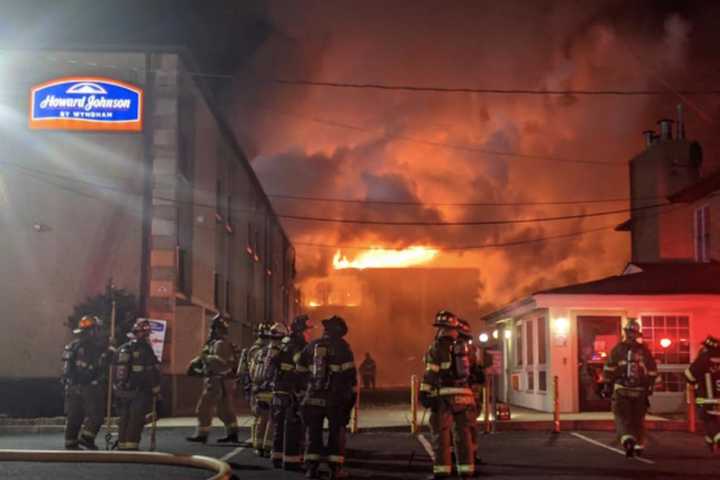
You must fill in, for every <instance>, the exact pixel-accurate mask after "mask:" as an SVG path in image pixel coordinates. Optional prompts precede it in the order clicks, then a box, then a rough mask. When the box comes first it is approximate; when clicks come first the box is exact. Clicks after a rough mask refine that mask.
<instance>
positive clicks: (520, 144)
mask: <svg viewBox="0 0 720 480" xmlns="http://www.w3.org/2000/svg"><path fill="white" fill-rule="evenodd" d="M268 12H269V13H268V15H269V18H270V19H271V20H270V23H271V24H272V25H273V26H274V28H275V34H273V35H271V36H270V37H269V39H268V41H267V42H266V43H265V44H264V45H262V46H261V48H260V49H258V51H257V52H256V54H255V56H254V58H253V60H252V62H251V65H250V66H249V67H248V68H247V69H246V70H244V71H243V72H242V73H241V74H240V75H239V77H238V78H239V80H238V81H237V82H236V85H235V103H234V107H235V110H234V111H235V113H236V117H235V118H236V121H237V125H238V129H239V130H240V131H241V132H242V135H243V136H244V138H246V139H247V140H248V141H249V142H250V143H251V145H252V150H253V157H254V160H253V164H254V167H255V168H256V170H257V172H258V174H259V176H260V178H261V181H262V182H263V184H264V186H265V188H266V190H267V191H268V192H270V193H285V194H294V195H305V196H321V197H343V198H357V199H364V198H373V199H378V198H379V199H386V200H397V201H418V202H422V203H423V204H422V205H420V206H415V207H408V206H382V207H381V206H378V205H373V206H369V207H365V206H358V205H349V204H320V203H310V202H299V201H289V200H281V199H276V200H275V206H276V209H277V210H278V211H279V212H286V213H295V214H316V215H321V216H332V217H347V218H363V219H378V220H380V219H390V220H401V219H402V220H421V221H427V220H438V219H440V220H447V221H458V220H468V219H477V220H487V219H499V218H522V217H542V216H555V215H564V214H569V215H572V214H582V213H591V212H594V211H602V210H612V209H618V208H624V207H627V206H628V204H627V203H613V204H600V205H597V204H594V205H571V206H538V205H535V206H517V207H492V208H489V207H482V208H480V207H463V208H460V207H448V206H437V205H433V203H437V202H444V203H447V202H548V201H558V200H568V199H580V200H581V199H602V198H626V197H628V196H629V188H628V184H629V182H628V174H627V167H625V166H622V167H611V166H599V165H588V164H578V163H563V162H553V161H544V160H539V159H532V158H518V157H509V156H498V155H491V154H483V153H478V152H474V151H468V150H463V149H458V148H441V147H437V146H431V145H428V144H424V143H420V142H413V141H408V139H421V140H422V141H429V142H438V143H447V144H451V145H456V146H457V145H473V146H477V147H478V148H482V149H486V150H491V151H504V152H518V153H523V154H531V155H542V156H546V157H556V158H560V159H576V160H582V161H593V162H622V163H626V162H627V161H628V160H629V159H630V158H631V157H632V156H633V155H635V154H636V153H638V152H639V151H640V150H641V149H642V148H643V143H642V137H641V134H640V132H641V131H642V130H645V129H648V128H653V127H654V125H655V122H656V121H657V120H658V119H659V118H662V117H674V112H675V108H676V105H677V104H678V103H679V102H680V99H679V98H678V96H677V95H675V94H674V93H672V91H673V90H676V89H688V88H707V87H712V82H711V81H710V80H709V79H710V78H712V77H717V76H718V73H717V68H715V70H714V73H713V69H712V68H711V67H710V65H714V66H715V67H717V63H718V60H717V59H716V58H714V57H713V55H712V52H711V49H710V48H709V45H708V44H707V42H709V40H711V39H710V38H708V35H711V34H710V33H708V32H711V31H712V29H708V28H705V22H708V21H709V20H705V19H706V18H710V16H711V15H710V14H709V13H708V11H707V9H706V8H705V7H701V6H695V4H692V3H691V4H685V5H683V6H680V5H678V4H677V3H676V2H669V3H668V2H665V3H663V2H648V3H643V2H632V3H630V4H628V3H627V2H621V1H612V2H591V3H583V4H577V3H575V2H434V1H426V2H422V1H421V2H418V1H396V2H302V3H301V4H292V3H287V2H278V3H277V4H271V7H270V8H269V10H268ZM698 65H704V67H703V69H702V74H700V73H699V72H700V68H699V67H698ZM695 72H698V74H697V75H696V74H695ZM272 79H312V80H319V81H332V82H351V83H373V82H375V83H385V84H413V85H428V86H431V85H441V86H449V87H452V86H468V87H477V88H483V87H484V88H521V89H619V90H624V89H632V90H643V89H652V90H667V91H668V93H667V95H661V96H602V97H593V96H580V95H577V96H573V95H563V96H528V95H479V94H439V93H409V92H403V91H378V90H346V89H332V88H320V87H307V86H291V85H281V84H277V83H274V82H272V81H271V80H272ZM715 79H716V80H717V78H715ZM692 101H693V105H686V112H687V114H686V123H687V131H688V134H689V137H690V138H694V139H699V140H700V141H701V142H702V143H703V145H704V147H705V151H706V167H707V165H708V164H709V163H712V159H713V155H712V149H713V147H715V148H717V147H720V145H718V142H717V140H714V137H715V135H712V134H711V132H713V131H714V130H715V131H716V128H717V118H720V115H718V113H719V112H718V100H717V98H716V97H693V99H692ZM698 111H700V113H698ZM703 115H704V116H705V117H707V118H706V119H703V118H702V116H703ZM351 127H352V128H351ZM354 127H358V128H354ZM708 153H710V154H709V155H708ZM626 217H627V215H622V214H620V215H614V216H608V217H598V218H588V219H577V220H572V221H561V222H552V223H542V224H519V225H514V226H500V227H425V228H422V227H367V226H358V225H332V224H326V223H310V222H298V221H292V220H288V221H286V222H285V226H286V228H287V230H288V231H289V233H290V234H291V237H292V238H293V239H294V241H296V242H298V243H300V242H309V243H322V244H345V245H381V246H385V247H398V248H402V247H405V246H409V245H417V244H425V245H435V246H438V247H440V248H442V247H444V246H445V247H448V246H450V247H452V246H461V245H483V244H487V243H498V242H512V241H522V240H529V239H534V238H540V237H546V236H553V235H558V234H563V233H567V232H575V231H583V230H589V229H594V228H597V227H600V226H605V225H614V224H618V223H621V222H622V221H624V220H625V218H626ZM628 244H629V238H628V236H627V234H625V233H617V232H613V231H612V230H606V231H602V232H598V233H591V234H587V235H583V236H576V237H571V238H566V239H560V240H554V241H548V242H544V243H533V244H529V245H525V246H517V247H511V248H504V249H487V250H465V251H454V250H446V251H444V252H443V253H442V254H441V255H440V256H439V257H438V259H437V260H436V261H435V262H434V263H433V264H432V266H436V267H454V266H462V267H474V268H477V269H478V270H479V276H480V278H479V283H478V285H479V286H480V287H479V291H478V295H477V299H476V301H477V305H478V310H477V312H480V311H488V310H490V309H492V308H493V307H498V306H500V305H502V304H504V303H506V302H508V301H511V300H513V299H515V298H518V297H520V296H522V295H525V294H528V293H530V292H532V291H537V290H539V289H543V288H548V287H552V286H559V285H563V284H567V283H572V282H577V281H587V280H590V279H593V278H597V277H601V276H606V275H610V274H616V273H618V272H619V271H620V270H621V268H622V266H623V265H624V263H625V262H626V261H627V260H628V255H629V247H628ZM297 249H298V252H299V253H298V261H299V272H300V275H301V286H303V285H304V286H306V287H308V288H306V292H305V293H306V295H314V293H313V289H314V288H315V287H316V285H317V283H318V282H322V281H323V279H324V278H325V277H326V276H327V275H329V274H330V271H331V262H330V259H331V258H332V255H333V254H334V253H335V250H334V249H323V248H316V247H307V246H302V245H300V244H299V245H298V247H297ZM343 253H344V254H346V255H348V256H352V254H353V251H352V250H346V251H343ZM437 288H442V286H438V287H437ZM452 294H453V292H450V291H448V292H447V296H448V298H451V297H452ZM473 314H476V312H473ZM429 321H430V319H418V322H425V323H429Z"/></svg>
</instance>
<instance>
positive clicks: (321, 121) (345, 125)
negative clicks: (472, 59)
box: [254, 104, 627, 167]
mask: <svg viewBox="0 0 720 480" xmlns="http://www.w3.org/2000/svg"><path fill="white" fill-rule="evenodd" d="M254 108H256V109H260V110H265V111H267V112H269V113H272V114H276V115H284V116H287V117H293V118H298V119H300V120H307V121H311V122H314V123H318V124H321V125H327V126H330V127H335V128H344V129H347V130H356V131H360V132H368V133H380V134H382V135H384V136H385V137H387V138H392V139H395V140H400V141H403V142H408V143H417V144H420V145H427V146H431V147H440V148H447V149H451V150H460V151H464V152H473V153H482V154H484V155H492V156H496V157H510V158H522V159H526V160H541V161H550V162H560V163H576V164H581V165H605V166H611V167H626V166H627V163H625V162H602V161H596V160H581V159H573V158H563V157H556V156H553V155H537V154H531V153H519V152H508V151H502V150H492V149H489V148H484V147H481V146H478V145H465V144H456V143H448V142H437V141H434V140H425V139H422V138H418V137H412V136H408V135H401V134H393V133H387V132H385V131H384V130H380V129H372V128H366V127H361V126H359V125H353V124H349V123H343V122H338V121H335V120H328V119H324V118H319V117H315V116H312V115H305V114H300V113H297V112H288V111H284V110H278V109H275V108H271V107H268V106H265V105H258V104H255V105H254Z"/></svg>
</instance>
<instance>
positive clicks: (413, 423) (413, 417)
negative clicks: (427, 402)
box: [410, 375, 418, 433]
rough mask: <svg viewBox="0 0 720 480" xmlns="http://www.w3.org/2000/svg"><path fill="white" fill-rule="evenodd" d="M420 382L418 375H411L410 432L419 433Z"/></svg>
mask: <svg viewBox="0 0 720 480" xmlns="http://www.w3.org/2000/svg"><path fill="white" fill-rule="evenodd" d="M417 404H418V383H417V375H412V376H411V377H410V433H417V431H418V425H417Z"/></svg>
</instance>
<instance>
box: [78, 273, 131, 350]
mask: <svg viewBox="0 0 720 480" xmlns="http://www.w3.org/2000/svg"><path fill="white" fill-rule="evenodd" d="M113 300H115V338H116V341H117V342H119V343H124V341H125V338H126V335H127V333H128V332H129V331H130V328H131V327H132V325H133V323H134V322H135V319H136V318H137V316H138V302H137V298H136V297H135V295H133V294H132V293H130V292H128V291H127V290H125V289H122V288H115V287H114V286H113V285H112V281H109V282H108V283H107V286H106V287H105V292H104V293H101V294H99V295H95V296H94V297H88V298H87V299H85V301H84V302H82V303H80V304H78V305H75V307H74V309H73V313H72V315H70V316H69V317H68V318H67V323H66V326H67V327H68V328H69V329H70V330H74V329H76V328H77V325H78V322H79V321H80V319H81V318H82V317H83V316H84V315H94V316H96V317H98V318H100V321H101V330H102V332H103V336H109V335H110V322H111V315H112V302H113Z"/></svg>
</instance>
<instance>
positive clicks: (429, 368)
mask: <svg viewBox="0 0 720 480" xmlns="http://www.w3.org/2000/svg"><path fill="white" fill-rule="evenodd" d="M425 371H426V372H435V373H437V372H439V371H440V365H438V364H437V363H428V364H426V365H425Z"/></svg>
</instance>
